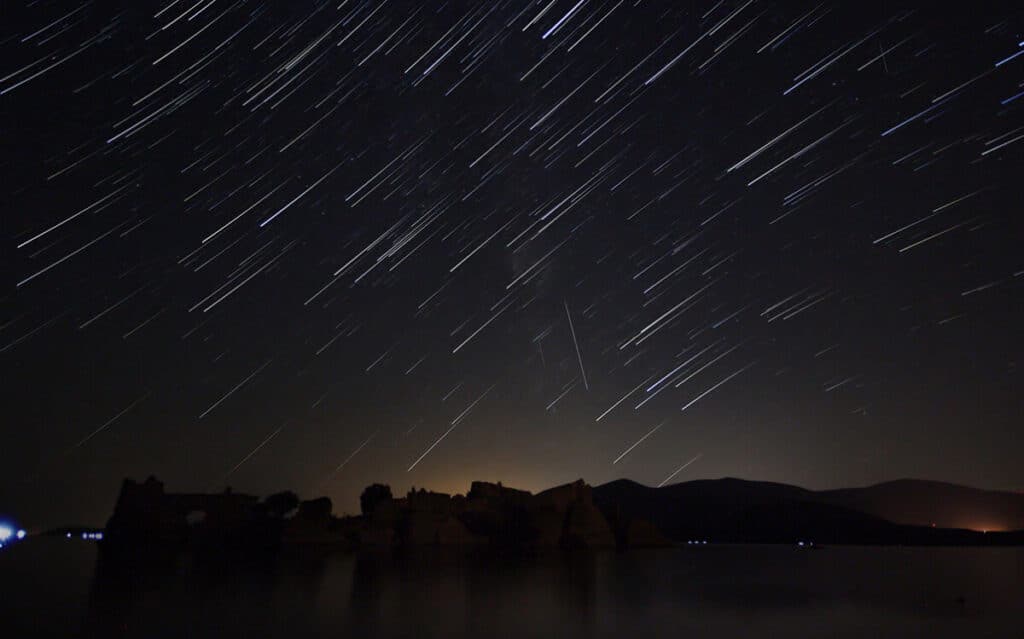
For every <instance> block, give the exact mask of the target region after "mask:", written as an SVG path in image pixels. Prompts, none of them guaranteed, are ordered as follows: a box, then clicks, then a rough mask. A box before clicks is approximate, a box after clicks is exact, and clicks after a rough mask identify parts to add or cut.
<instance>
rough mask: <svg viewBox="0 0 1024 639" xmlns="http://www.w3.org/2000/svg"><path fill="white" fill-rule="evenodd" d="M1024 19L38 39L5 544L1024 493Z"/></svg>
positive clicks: (151, 9) (0, 445)
mask: <svg viewBox="0 0 1024 639" xmlns="http://www.w3.org/2000/svg"><path fill="white" fill-rule="evenodd" d="M1014 4H1015V3H1010V2H1006V3H991V4H989V3H980V4H971V3H940V2H930V1H929V2H918V3H900V2H891V1H890V2H872V1H867V2H837V1H836V2H822V3H817V2H810V3H804V2H791V1H788V0H787V1H784V2H783V1H781V0H779V1H776V2H771V1H767V0H721V1H719V2H714V1H712V0H707V1H702V2H689V1H687V2H667V1H666V2H661V1H657V0H643V1H640V0H578V1H577V0H538V1H525V0H524V1H518V0H516V1H501V2H499V1H495V2H471V1H468V2H419V1H411V0H410V1H404V2H403V1H396V0H390V1H387V2H380V1H377V0H372V1H355V0H336V1H335V2H314V1H309V2H306V1H302V2H299V1H296V2H291V1H289V2H284V1H279V2H267V1H256V0H235V1H233V2H232V1H230V0H166V1H164V2H159V3H157V2H152V3H150V2H125V3H117V2H107V1H104V0H93V1H92V2H85V3H83V2H77V1H76V2H64V1H56V0H53V1H39V2H5V3H4V4H3V9H2V17H0V175H2V176H3V179H2V190H0V219H2V227H0V230H2V243H3V249H2V250H0V259H2V272H3V284H2V286H3V290H2V297H0V366H2V371H3V384H2V396H0V402H2V403H0V405H2V407H3V413H2V420H3V426H2V431H0V436H2V441H0V511H4V512H5V513H8V514H11V515H13V516H15V517H17V518H18V519H19V520H20V521H22V522H24V523H25V524H28V525H32V524H35V525H43V524H56V523H78V522H81V523H102V522H103V521H104V520H105V518H106V517H107V515H108V513H109V511H110V508H111V506H112V504H113V501H114V498H115V496H116V491H117V489H118V486H119V482H120V480H121V478H123V477H125V476H132V477H135V478H137V479H142V478H144V477H145V476H147V475H149V474H155V475H157V476H158V477H160V478H161V479H162V480H164V481H165V482H166V484H167V486H168V489H169V490H176V491H205V490H220V489H222V488H223V487H224V486H225V485H226V484H230V485H231V486H233V488H234V489H235V490H239V491H246V492H252V493H256V494H266V493H269V492H271V491H275V490H279V489H283V488H292V489H294V490H296V491H297V492H299V493H300V495H302V496H313V495H319V494H327V495H329V496H330V497H332V498H333V499H334V502H335V511H336V512H346V511H348V512H353V511H355V510H356V508H357V505H356V504H357V501H356V497H357V495H358V493H359V492H360V491H361V489H362V488H363V487H364V486H365V485H367V484H369V483H371V482H375V481H377V482H384V483H389V484H390V485H391V486H392V487H393V489H394V490H395V491H396V492H399V493H404V491H405V490H406V489H407V488H408V487H409V486H412V485H415V486H425V487H430V488H433V489H436V490H443V491H449V492H464V491H465V490H466V489H467V488H468V485H469V482H470V481H471V480H474V479H484V480H492V481H497V480H501V481H503V482H504V483H506V484H508V485H513V486H518V487H523V488H527V489H531V490H537V489H541V488H544V487H547V486H550V485H554V484H557V483H562V482H566V481H571V480H574V479H576V478H577V477H583V478H585V479H586V480H587V481H589V482H590V483H593V484H597V483H603V482H605V481H608V480H611V479H615V478H618V477H629V478H632V479H635V480H637V481H640V482H643V483H646V484H650V485H658V484H661V483H663V482H666V481H668V482H675V481H686V480H691V479H695V478H704V477H721V476H738V477H744V478H750V479H762V480H773V481H782V482H790V483H797V484H800V485H803V486H806V487H809V488H827V487H838V486H849V485H862V484H867V483H873V482H878V481H884V480H889V479H895V478H899V477H921V478H930V479H938V480H946V481H954V482H960V483H967V484H971V485H976V486H981V487H989V488H1000V489H1015V488H1021V487H1022V486H1024V463H1022V461H1021V460H1022V451H1024V436H1022V432H1024V431H1022V415H1024V399H1022V398H1024V394H1022V391H1024V384H1022V380H1021V371H1020V358H1021V353H1022V347H1024V331H1022V330H1021V326H1024V250H1022V248H1021V240H1022V238H1024V222H1022V217H1021V213H1022V210H1024V209H1022V204H1024V197H1022V194H1024V188H1022V184H1021V181H1022V179H1024V171H1022V169H1024V84H1022V80H1024V13H1022V12H1021V10H1017V11H1016V13H1014V10H1013V9H1012V6H1013V5H1014ZM947 5H948V6H947ZM999 5H1002V9H1001V10H999V9H997V10H992V7H998V6H999ZM684 466H685V467H684Z"/></svg>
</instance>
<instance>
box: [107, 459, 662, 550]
mask: <svg viewBox="0 0 1024 639" xmlns="http://www.w3.org/2000/svg"><path fill="white" fill-rule="evenodd" d="M360 510H361V514H359V515H357V516H344V517H337V516H335V515H334V514H333V513H332V503H331V500H330V499H329V498H327V497H320V498H317V499H311V500H305V501H300V500H299V499H298V497H297V496H296V495H295V494H294V493H291V492H283V493H277V494H275V495H271V496H269V497H266V498H264V499H260V498H258V497H256V496H253V495H247V494H243V493H236V492H233V491H231V489H230V488H228V489H226V490H225V491H224V492H222V493H214V494H200V493H169V492H167V491H165V489H164V484H163V483H162V482H160V481H159V480H157V479H156V478H154V477H150V478H148V479H147V480H145V481H143V482H141V483H140V482H136V481H134V480H131V479H126V480H124V482H123V483H122V485H121V492H120V494H119V496H118V500H117V504H116V506H115V508H114V513H113V515H112V516H111V518H110V520H109V521H108V522H107V526H106V529H105V536H104V539H103V542H102V543H103V545H104V546H105V547H106V548H108V549H118V548H121V549H123V548H130V547H139V546H147V547H153V546H158V547H169V548H191V549H203V550H213V551H218V552H220V551H227V552H248V551H253V550H270V549H280V548H287V547H341V548H351V549H356V548H408V547H416V546H492V547H520V548H531V547H532V548H544V547H548V548H627V547H652V546H664V545H670V544H671V542H670V541H669V540H668V539H667V538H666V537H665V536H663V535H662V534H661V533H660V532H659V531H657V530H656V529H655V528H654V527H653V526H652V525H651V524H650V523H649V522H648V521H646V520H644V519H641V518H638V517H616V516H611V517H609V516H606V514H605V513H603V512H602V511H601V510H600V509H599V508H598V507H597V506H596V505H595V503H594V498H593V491H592V488H591V487H590V486H589V485H588V484H586V483H584V482H583V480H577V481H575V482H572V483H569V484H565V485H562V486H557V487H554V488H550V489H548V490H545V491H542V492H539V493H537V494H533V493H530V492H528V491H525V490H518V489H515V488H509V487H506V486H503V485H502V484H501V483H500V482H499V483H488V482H481V481H476V482H473V483H472V485H471V486H470V489H469V491H468V492H467V493H466V494H465V495H448V494H444V493H438V492H431V491H428V490H424V489H419V490H417V489H415V488H413V489H411V490H409V491H408V493H406V495H405V496H404V497H394V496H393V495H392V494H391V489H390V487H388V486H386V485H382V484H373V485H371V486H368V487H367V488H366V489H365V490H364V491H363V493H362V495H361V497H360Z"/></svg>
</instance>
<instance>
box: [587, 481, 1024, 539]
mask: <svg viewBox="0 0 1024 639" xmlns="http://www.w3.org/2000/svg"><path fill="white" fill-rule="evenodd" d="M594 503H595V504H596V505H597V506H598V508H600V509H601V510H602V512H604V513H605V514H606V516H608V517H615V516H618V517H627V518H644V519H647V520H649V521H651V523H652V524H653V525H654V526H655V527H657V528H658V529H659V530H661V531H662V532H663V533H664V534H665V535H667V536H668V537H669V538H671V539H674V540H676V541H690V540H705V539H711V540H714V541H728V542H771V543H778V542H792V541H798V540H815V541H818V542H823V543H865V544H873V543H906V544H938V543H951V544H963V543H992V542H993V541H995V540H999V541H1000V542H1004V541H1008V540H1011V539H1015V538H1017V537H1020V533H1014V534H1013V535H1011V536H1006V535H997V536H994V537H993V536H989V537H988V538H987V539H986V538H985V537H984V535H983V533H980V532H977V531H974V530H963V528H966V527H967V526H968V525H970V524H974V523H975V522H989V523H988V524H987V527H986V528H984V530H992V531H996V530H999V531H1003V530H1011V529H1013V530H1019V529H1024V496H1022V495H1018V494H1015V493H1008V492H997V491H983V490H978V489H975V488H968V487H965V486H957V485H954V484H945V483H941V482H929V481H921V480H900V481H895V482H887V483H885V484H878V485H875V486H868V487H866V488H848V489H842V490H829V491H812V490H807V489H805V488H801V487H799V486H791V485H788V484H779V483H773V482H758V481H748V480H742V479H736V478H731V477H729V478H723V479H714V480H711V479H705V480H696V481H690V482H683V483H679V484H673V485H670V486H665V487H662V488H653V487H650V486H645V485H643V484H639V483H637V482H634V481H631V480H628V479H620V480H616V481H612V482H609V483H607V484H603V485H601V486H597V487H595V488H594ZM933 524H934V526H933ZM972 527H975V526H972Z"/></svg>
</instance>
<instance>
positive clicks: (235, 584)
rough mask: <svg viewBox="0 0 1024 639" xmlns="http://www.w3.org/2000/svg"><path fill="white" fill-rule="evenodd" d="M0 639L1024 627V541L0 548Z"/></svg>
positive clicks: (41, 543) (993, 630)
mask: <svg viewBox="0 0 1024 639" xmlns="http://www.w3.org/2000/svg"><path fill="white" fill-rule="evenodd" d="M0 587H2V588H3V592H0V626H2V627H0V636H3V637H8V636H10V637H19V638H20V637H81V636H85V637H92V636H97V637H99V636H102V637H147V638H151V637H375V636H382V637H586V636H600V637H631V638H635V637H670V636H671V637H857V638H861V637H1018V638H1019V637H1024V549H1021V548H976V549H968V548H854V547H844V548H840V547H835V548H825V549H821V550H817V551H801V550H797V549H795V548H790V547H781V546H701V547H699V548H690V547H683V548H680V549H665V550H651V551H641V550H637V551H630V552H627V553H622V554H619V553H613V552H608V553H593V554H564V553H551V554H544V555H540V556H532V557H521V556H520V557H508V556H504V557H496V556H493V555H479V554H478V555H465V554H459V553H438V552H432V551H421V552H419V553H417V554H416V555H414V556H411V557H404V558H401V557H398V558H396V557H393V556H391V555H352V554H333V555H329V556H317V557H314V556H303V557H286V558H280V559H277V560H275V561H273V562H268V565H263V566H259V567H249V568H234V569H231V570H228V569H225V568H224V567H212V566H208V565H206V564H203V563H196V562H193V561H190V560H188V559H187V558H179V559H178V560H176V561H175V562H172V564H170V566H169V567H165V568H164V569H162V570H148V571H139V570H135V569H125V568H124V567H123V566H111V565H110V564H109V563H108V562H102V563H99V562H98V560H97V552H96V547H95V546H94V545H91V544H89V543H87V542H82V541H77V540H76V541H65V540H62V539H52V538H51V539H36V540H29V541H26V542H24V543H22V544H21V545H20V546H16V547H13V548H9V549H6V550H4V551H0Z"/></svg>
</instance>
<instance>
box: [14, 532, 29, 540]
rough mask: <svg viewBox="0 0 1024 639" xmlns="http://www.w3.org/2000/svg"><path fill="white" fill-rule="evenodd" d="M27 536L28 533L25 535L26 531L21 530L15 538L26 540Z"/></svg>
mask: <svg viewBox="0 0 1024 639" xmlns="http://www.w3.org/2000/svg"><path fill="white" fill-rule="evenodd" d="M25 534H26V533H25V531H24V530H19V531H18V532H17V534H16V535H14V536H15V537H17V538H18V539H24V538H25Z"/></svg>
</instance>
